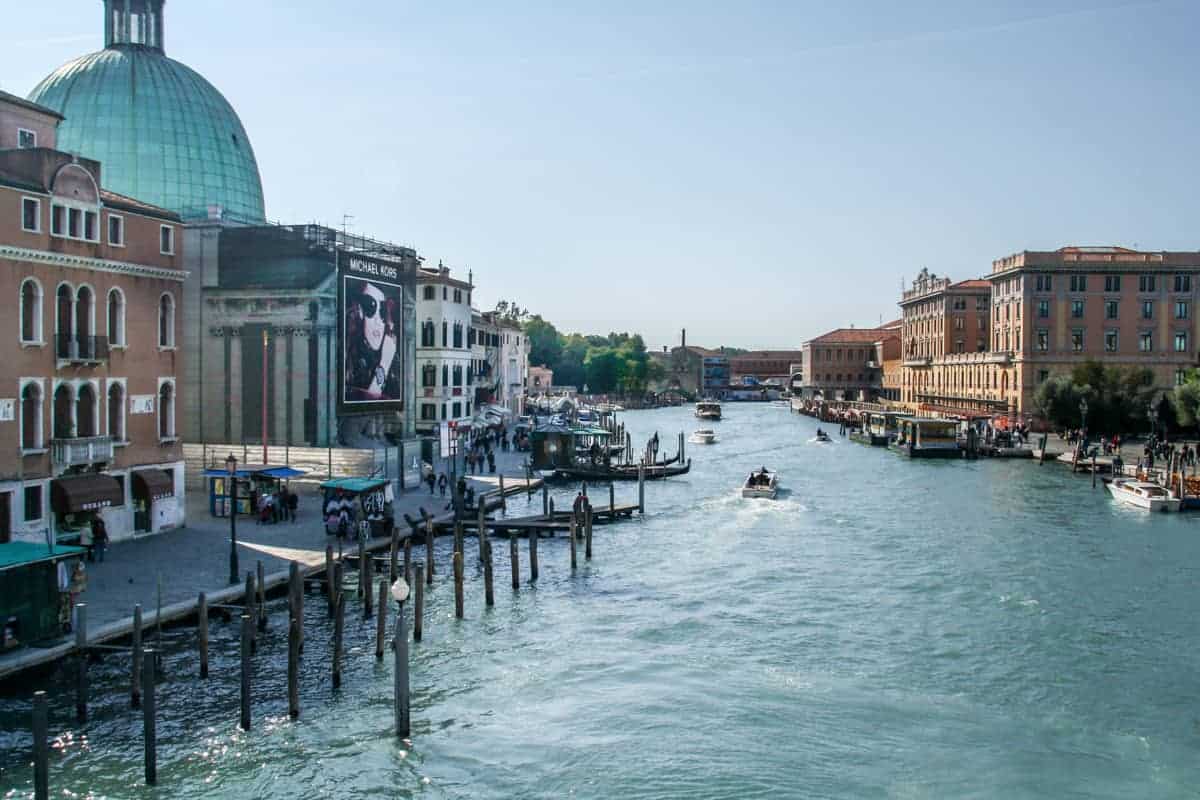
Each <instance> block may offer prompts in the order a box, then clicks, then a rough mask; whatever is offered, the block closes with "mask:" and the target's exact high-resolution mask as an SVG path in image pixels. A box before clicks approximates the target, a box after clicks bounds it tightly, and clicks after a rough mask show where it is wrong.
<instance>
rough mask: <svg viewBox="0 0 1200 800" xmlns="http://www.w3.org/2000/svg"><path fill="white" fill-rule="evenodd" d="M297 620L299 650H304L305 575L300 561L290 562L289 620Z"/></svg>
mask: <svg viewBox="0 0 1200 800" xmlns="http://www.w3.org/2000/svg"><path fill="white" fill-rule="evenodd" d="M291 620H296V621H297V622H298V623H299V625H298V627H297V631H296V638H297V640H298V641H297V645H298V647H299V652H301V653H303V652H304V576H303V575H302V574H300V562H298V561H293V562H291V563H290V564H288V621H289V622H291Z"/></svg>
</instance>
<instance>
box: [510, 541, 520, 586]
mask: <svg viewBox="0 0 1200 800" xmlns="http://www.w3.org/2000/svg"><path fill="white" fill-rule="evenodd" d="M508 560H509V562H510V563H511V565H512V587H513V590H514V591H515V590H517V589H520V588H521V556H520V554H519V553H518V552H517V537H516V536H515V535H513V536H509V537H508Z"/></svg>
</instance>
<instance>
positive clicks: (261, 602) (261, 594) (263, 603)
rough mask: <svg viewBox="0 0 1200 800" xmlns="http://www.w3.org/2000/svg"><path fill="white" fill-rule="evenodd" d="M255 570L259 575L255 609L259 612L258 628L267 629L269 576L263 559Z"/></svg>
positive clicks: (256, 565) (256, 584) (256, 580)
mask: <svg viewBox="0 0 1200 800" xmlns="http://www.w3.org/2000/svg"><path fill="white" fill-rule="evenodd" d="M254 570H255V573H256V574H257V576H258V577H257V578H256V579H255V582H254V585H255V587H256V588H257V589H258V599H257V600H256V601H255V603H254V609H255V611H257V612H258V629H259V630H260V631H265V630H266V629H267V578H266V571H265V570H264V569H263V562H262V561H261V560H259V561H258V562H257V563H256V564H255V566H254Z"/></svg>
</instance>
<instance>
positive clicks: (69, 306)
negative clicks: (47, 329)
mask: <svg viewBox="0 0 1200 800" xmlns="http://www.w3.org/2000/svg"><path fill="white" fill-rule="evenodd" d="M54 297H55V305H54V338H55V354H56V355H57V356H58V357H59V358H70V357H71V351H72V350H73V348H72V347H71V344H72V340H73V338H74V337H72V335H71V334H72V333H73V332H74V330H75V325H74V318H75V315H74V311H75V293H74V292H73V291H72V290H71V285H70V284H67V283H60V284H59V285H58V290H57V291H56V292H55V293H54Z"/></svg>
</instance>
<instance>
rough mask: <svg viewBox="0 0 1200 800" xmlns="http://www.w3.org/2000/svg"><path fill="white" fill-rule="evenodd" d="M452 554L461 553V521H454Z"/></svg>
mask: <svg viewBox="0 0 1200 800" xmlns="http://www.w3.org/2000/svg"><path fill="white" fill-rule="evenodd" d="M454 552H456V553H462V552H463V523H462V520H461V519H459V520H455V521H454ZM464 555H465V554H464Z"/></svg>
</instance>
